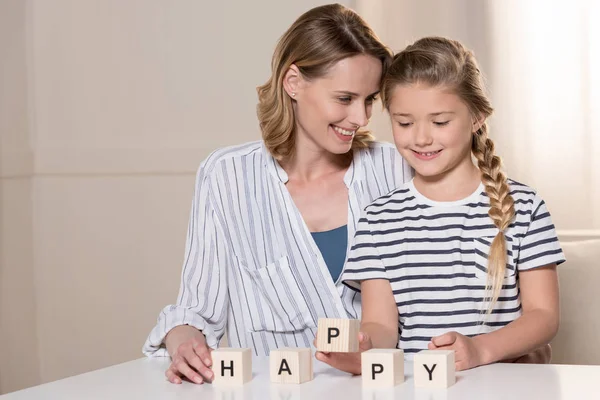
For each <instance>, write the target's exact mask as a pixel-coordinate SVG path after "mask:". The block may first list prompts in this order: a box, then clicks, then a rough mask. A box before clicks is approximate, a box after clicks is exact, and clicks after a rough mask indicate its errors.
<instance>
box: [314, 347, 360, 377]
mask: <svg viewBox="0 0 600 400" xmlns="http://www.w3.org/2000/svg"><path fill="white" fill-rule="evenodd" d="M315 355H316V358H317V360H319V361H321V362H324V363H326V364H329V365H330V366H331V367H333V368H336V369H339V370H340V371H344V372H349V373H351V374H355V375H357V374H360V372H361V371H360V366H361V363H360V353H331V354H323V352H318V353H317V354H315Z"/></svg>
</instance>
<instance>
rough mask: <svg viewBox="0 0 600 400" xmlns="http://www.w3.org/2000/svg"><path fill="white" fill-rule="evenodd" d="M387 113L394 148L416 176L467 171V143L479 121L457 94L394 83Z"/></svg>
mask: <svg viewBox="0 0 600 400" xmlns="http://www.w3.org/2000/svg"><path fill="white" fill-rule="evenodd" d="M389 113H390V117H391V119H392V130H393V133H394V142H395V143H396V147H397V148H398V151H399V152H400V154H402V156H403V157H404V158H405V159H406V161H407V162H408V163H409V164H410V165H411V166H412V167H413V168H414V169H415V174H416V175H417V176H420V177H421V178H424V179H427V180H439V179H442V178H444V177H446V176H448V175H449V174H460V173H462V172H471V170H472V168H473V167H474V165H473V162H472V161H471V142H472V138H473V133H474V132H476V131H477V129H479V127H480V123H479V121H477V120H476V119H475V118H474V117H473V115H472V113H471V112H470V110H469V109H468V107H467V105H466V104H465V103H464V102H463V101H462V100H461V99H460V98H459V97H458V96H457V95H455V94H454V93H452V92H451V91H449V90H447V88H445V87H432V86H430V85H424V84H414V85H398V86H396V88H395V89H394V90H393V92H392V97H391V101H390V106H389Z"/></svg>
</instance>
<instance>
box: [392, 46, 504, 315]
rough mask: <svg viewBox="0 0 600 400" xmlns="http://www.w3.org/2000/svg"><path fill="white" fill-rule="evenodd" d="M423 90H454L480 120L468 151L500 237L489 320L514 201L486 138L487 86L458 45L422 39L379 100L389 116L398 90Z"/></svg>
mask: <svg viewBox="0 0 600 400" xmlns="http://www.w3.org/2000/svg"><path fill="white" fill-rule="evenodd" d="M418 83H422V84H426V85H429V86H432V87H438V86H439V87H443V88H445V89H446V88H447V89H450V90H452V91H453V92H454V93H455V94H456V95H458V96H459V97H460V99H461V100H462V101H463V102H464V103H465V104H466V105H467V106H468V107H469V110H470V111H471V113H472V115H473V116H474V117H475V118H476V119H477V120H484V122H483V124H482V125H481V127H480V128H479V129H478V130H477V131H476V132H475V133H474V134H473V141H472V144H471V151H472V153H473V155H474V156H475V158H476V159H477V165H478V167H479V170H480V171H481V180H482V182H483V184H484V186H485V191H486V193H487V195H488V197H489V199H490V210H489V211H488V214H489V216H490V218H491V219H492V221H493V222H494V225H495V226H496V227H497V228H498V231H499V232H498V234H497V235H496V237H495V238H494V240H493V241H492V245H491V248H490V254H489V255H488V272H487V283H486V292H487V296H486V298H487V300H488V301H490V304H489V307H488V314H489V313H491V312H492V309H493V307H494V304H495V303H496V301H497V300H498V296H499V294H500V291H501V289H502V283H503V281H504V274H505V272H506V263H507V249H506V238H505V236H504V232H505V230H506V229H507V228H508V226H509V225H510V224H511V222H512V220H513V218H514V216H515V208H514V201H513V198H512V196H511V195H510V189H509V186H508V182H507V179H506V175H505V174H504V173H503V172H502V170H501V168H502V160H501V159H500V157H498V156H496V155H495V154H494V142H492V140H491V139H490V138H489V137H488V126H487V123H486V122H485V120H486V119H487V118H488V117H489V116H490V115H491V114H492V112H493V108H492V106H491V104H490V101H489V99H488V97H487V96H486V94H485V84H484V82H483V77H482V75H481V72H480V70H479V67H478V65H477V61H476V60H475V57H474V56H473V53H472V52H471V51H469V50H467V49H466V48H465V47H464V46H463V45H462V44H461V43H459V42H457V41H455V40H450V39H446V38H441V37H427V38H423V39H420V40H418V41H416V42H415V43H413V44H412V45H410V46H408V47H407V48H406V49H405V50H403V51H402V52H400V53H398V54H396V55H395V56H394V59H393V61H392V65H391V66H390V67H389V69H388V71H387V74H386V76H385V77H384V79H383V85H382V89H381V93H382V95H381V98H382V101H383V105H384V107H385V108H387V109H388V110H389V106H390V101H391V96H392V93H393V90H394V88H395V87H396V86H397V85H411V84H418Z"/></svg>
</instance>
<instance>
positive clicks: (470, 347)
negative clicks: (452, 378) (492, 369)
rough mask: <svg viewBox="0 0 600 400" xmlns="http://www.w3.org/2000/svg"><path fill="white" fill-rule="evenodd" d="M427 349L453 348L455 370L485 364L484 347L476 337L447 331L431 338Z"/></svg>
mask: <svg viewBox="0 0 600 400" xmlns="http://www.w3.org/2000/svg"><path fill="white" fill-rule="evenodd" d="M428 348H429V350H454V363H455V366H456V370H457V371H463V370H465V369H471V368H475V367H478V366H480V365H483V364H486V362H485V355H484V349H482V348H481V345H480V344H479V343H478V342H477V340H476V338H470V337H467V336H464V335H461V334H460V333H458V332H448V333H444V334H443V335H440V336H436V337H434V338H431V342H430V343H429V345H428Z"/></svg>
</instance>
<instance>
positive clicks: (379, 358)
mask: <svg viewBox="0 0 600 400" xmlns="http://www.w3.org/2000/svg"><path fill="white" fill-rule="evenodd" d="M361 368H362V380H363V386H365V387H390V386H396V385H399V384H400V383H402V382H404V351H402V350H398V349H371V350H368V351H365V352H363V353H362V354H361Z"/></svg>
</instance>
